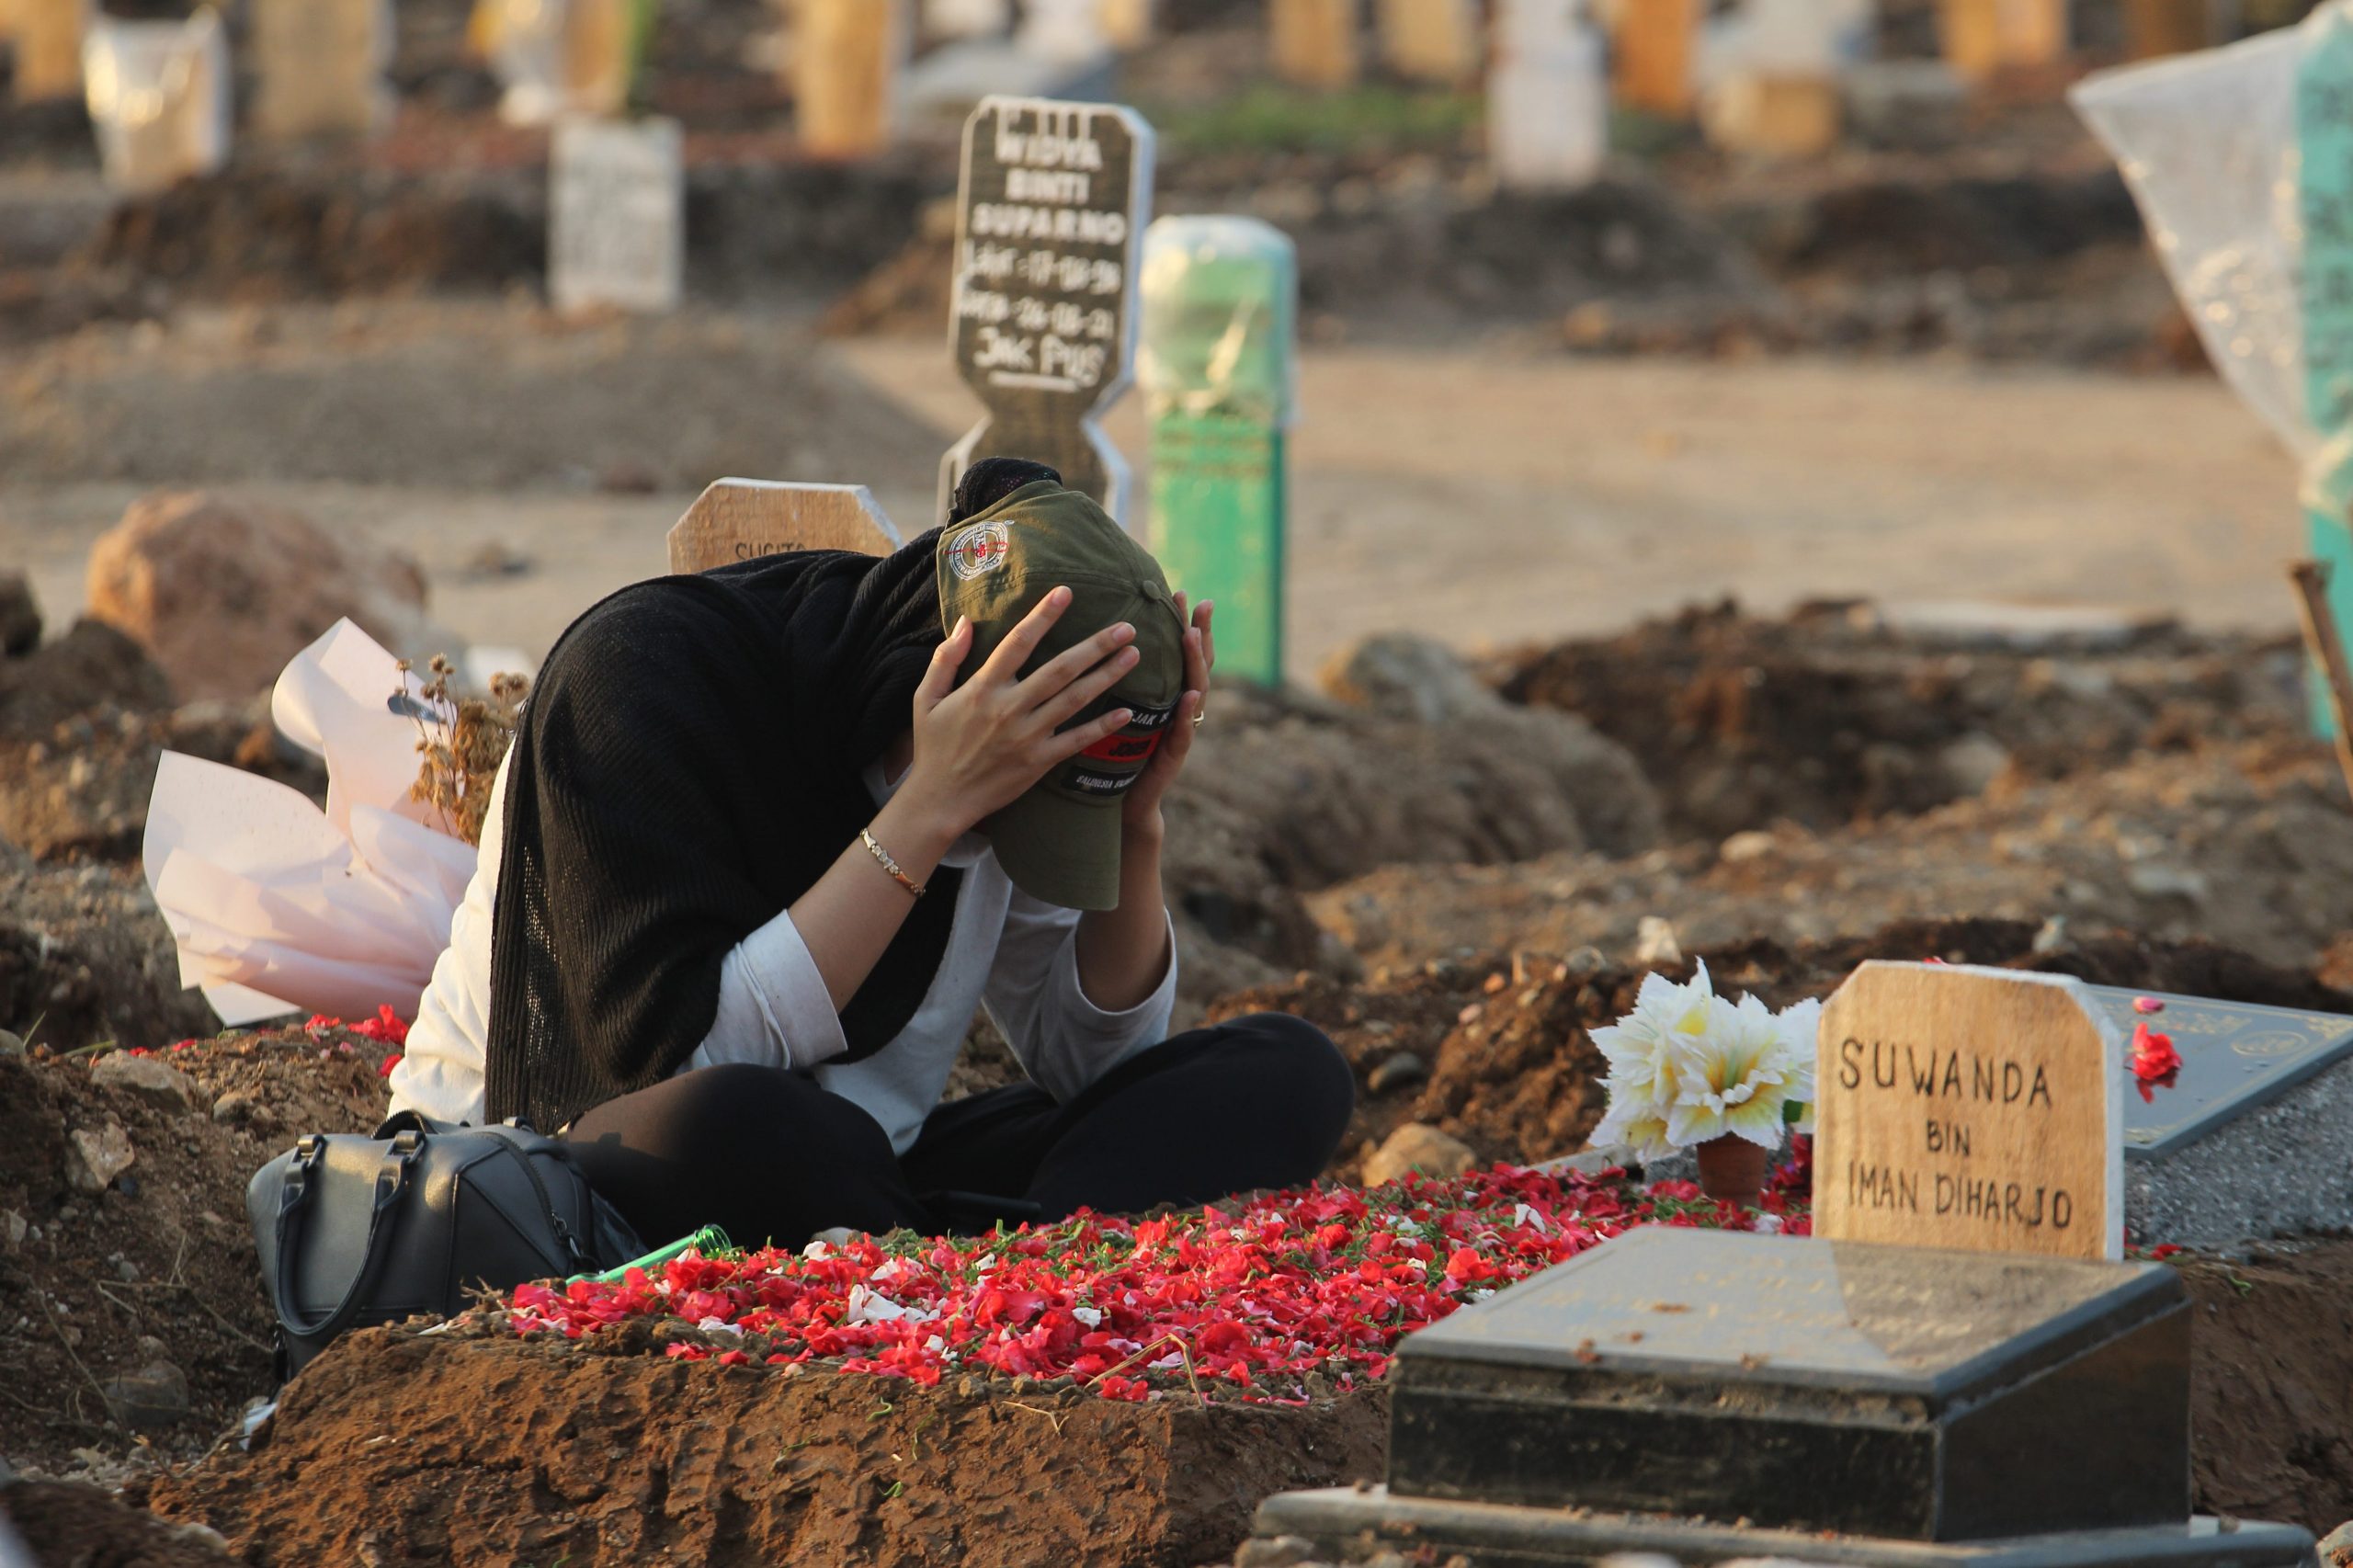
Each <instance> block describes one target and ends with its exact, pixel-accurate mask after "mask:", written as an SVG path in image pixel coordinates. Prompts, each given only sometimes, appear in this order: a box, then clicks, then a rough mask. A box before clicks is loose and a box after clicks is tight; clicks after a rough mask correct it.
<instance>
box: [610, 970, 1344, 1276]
mask: <svg viewBox="0 0 2353 1568" xmlns="http://www.w3.org/2000/svg"><path fill="white" fill-rule="evenodd" d="M1355 1100H1356V1079H1355V1076H1354V1075H1353V1074H1351V1073H1350V1072H1349V1070H1348V1065H1347V1062H1346V1061H1345V1060H1343V1059H1342V1057H1341V1055H1340V1053H1339V1051H1337V1050H1336V1049H1335V1048H1334V1047H1333V1045H1332V1042H1331V1041H1330V1040H1326V1039H1324V1034H1323V1032H1322V1031H1321V1030H1319V1029H1317V1028H1315V1027H1314V1026H1313V1024H1309V1023H1306V1022H1303V1021H1302V1020H1301V1019H1298V1018H1293V1017H1285V1016H1283V1015H1281V1014H1276V1013H1262V1014H1257V1015H1255V1016H1252V1017H1243V1018H1235V1019H1233V1020H1231V1021H1229V1022H1226V1023H1223V1024H1220V1025H1218V1026H1217V1027H1215V1028H1206V1029H1195V1030H1193V1031H1192V1032H1190V1033H1188V1034H1182V1035H1178V1036H1177V1037H1176V1038H1175V1039H1174V1040H1169V1041H1167V1042H1166V1043H1165V1044H1163V1045H1157V1046H1154V1047H1153V1048H1152V1049H1151V1050H1149V1051H1142V1052H1139V1053H1138V1054H1137V1055H1135V1056H1134V1057H1131V1059H1129V1060H1128V1061H1127V1062H1122V1063H1120V1066H1119V1067H1117V1068H1115V1069H1114V1070H1113V1071H1111V1072H1110V1073H1108V1074H1105V1075H1104V1076H1103V1077H1102V1078H1101V1079H1100V1080H1098V1081H1097V1083H1095V1084H1094V1085H1091V1086H1089V1087H1088V1088H1087V1090H1086V1092H1085V1093H1084V1094H1082V1095H1080V1096H1078V1097H1077V1098H1075V1099H1074V1100H1072V1101H1071V1102H1070V1103H1069V1104H1068V1105H1059V1104H1056V1103H1055V1101H1054V1100H1053V1098H1052V1096H1049V1095H1048V1094H1047V1093H1046V1092H1045V1091H1044V1090H1043V1089H1040V1088H1039V1087H1038V1086H1037V1085H1034V1084H1016V1085H1011V1086H1009V1087H1006V1088H1002V1089H996V1090H993V1091H991V1092H989V1093H987V1094H982V1095H974V1096H972V1097H971V1098H969V1099H962V1100H957V1101H954V1102H951V1103H949V1104H947V1105H943V1106H941V1107H939V1108H938V1109H936V1110H934V1111H933V1112H932V1113H931V1115H930V1117H929V1118H928V1119H926V1121H925V1122H924V1124H923V1131H922V1132H921V1133H920V1134H919V1135H918V1136H917V1138H916V1140H915V1146H914V1147H912V1148H911V1149H909V1150H908V1151H907V1153H905V1155H904V1156H901V1155H898V1154H896V1153H893V1152H892V1148H891V1141H890V1139H889V1138H888V1137H887V1136H886V1135H885V1134H884V1132H883V1131H882V1128H881V1124H880V1123H878V1122H877V1121H875V1119H873V1118H872V1117H870V1116H869V1115H868V1114H867V1113H866V1112H865V1111H864V1110H862V1109H861V1108H858V1106H857V1105H855V1104H853V1103H852V1102H851V1101H849V1100H847V1099H844V1098H842V1097H841V1096H839V1095H835V1094H829V1093H827V1092H826V1091H825V1090H824V1089H822V1088H819V1087H818V1086H817V1085H816V1083H815V1081H814V1080H813V1079H811V1078H809V1077H808V1076H806V1075H804V1074H799V1073H791V1072H787V1071H785V1070H783V1069H781V1068H775V1067H752V1066H744V1065H730V1066H723V1067H708V1068H704V1069H702V1070H700V1071H699V1072H694V1073H688V1074H681V1075H679V1076H678V1077H676V1078H670V1079H667V1080H665V1081H664V1082H662V1083H659V1084H656V1085H654V1086H653V1087H651V1088H647V1089H641V1090H639V1091H638V1092H637V1093H635V1094H632V1095H623V1096H620V1098H618V1099H613V1100H608V1101H607V1102H606V1103H605V1104H603V1105H600V1106H598V1107H597V1108H595V1109H593V1110H590V1111H588V1112H587V1113H585V1115H583V1116H582V1117H581V1118H580V1119H578V1120H577V1121H575V1122H574V1123H573V1126H572V1130H571V1131H570V1132H569V1133H568V1134H567V1135H566V1142H568V1143H569V1144H570V1145H571V1148H572V1151H573V1153H574V1155H575V1156H577V1157H578V1159H579V1161H580V1165H581V1168H582V1169H583V1170H584V1171H585V1172H586V1173H587V1176H588V1181H589V1185H591V1186H592V1187H595V1188H596V1189H597V1192H599V1193H601V1194H602V1195H603V1196H604V1197H605V1198H606V1199H608V1201H609V1202H611V1203H612V1204H613V1206H614V1207H615V1208H617V1209H619V1210H620V1211H621V1213H622V1214H623V1216H625V1217H626V1218H627V1219H628V1220H629V1221H630V1223H631V1225H633V1226H635V1227H636V1229H637V1233H638V1234H639V1235H641V1236H642V1237H643V1238H644V1240H645V1244H647V1245H648V1246H660V1245H662V1244H665V1243H667V1242H670V1241H674V1240H676V1239H677V1238H678V1237H680V1236H684V1235H687V1234H688V1233H691V1232H692V1231H694V1230H696V1229H697V1228H698V1227H700V1226H703V1225H710V1224H717V1225H721V1226H723V1227H724V1228H725V1229H726V1231H727V1233H728V1235H729V1236H730V1237H731V1238H732V1239H733V1240H734V1241H736V1242H738V1243H740V1244H745V1245H756V1244H759V1243H760V1242H761V1241H763V1240H767V1241H770V1242H773V1243H775V1244H778V1245H780V1246H798V1245H800V1244H801V1243H802V1242H804V1241H806V1240H807V1239H808V1238H809V1237H810V1236H811V1235H813V1234H814V1233H817V1232H819V1231H823V1230H829V1229H831V1228H833V1227H834V1226H836V1225H846V1226H848V1227H849V1228H850V1229H852V1230H858V1231H871V1232H875V1233H881V1232H884V1231H888V1230H892V1229H894V1228H896V1227H899V1226H906V1227H909V1228H911V1229H915V1230H920V1231H924V1232H926V1233H939V1232H944V1231H952V1230H956V1229H960V1228H973V1229H978V1228H983V1227H984V1226H985V1225H986V1224H988V1223H989V1222H990V1221H992V1220H994V1219H995V1218H999V1217H1003V1218H1006V1219H1012V1220H1017V1219H1021V1218H1029V1217H1034V1218H1038V1219H1042V1220H1050V1221H1051V1220H1059V1219H1061V1218H1063V1216H1064V1215H1066V1214H1069V1213H1070V1212H1071V1211H1072V1210H1075V1209H1080V1208H1088V1209H1094V1210H1098V1211H1100V1212H1104V1213H1131V1212H1134V1211H1136V1210H1143V1209H1150V1208H1153V1207H1154V1206H1155V1205H1158V1204H1163V1203H1201V1202H1207V1201H1209V1200H1211V1199H1217V1198H1223V1197H1226V1196H1228V1195H1230V1194H1232V1193H1236V1192H1246V1191H1249V1190H1251V1189H1253V1188H1256V1187H1293V1186H1297V1185H1299V1184H1301V1183H1302V1182H1305V1181H1308V1180H1311V1179H1312V1178H1313V1177H1314V1176H1317V1175H1318V1174H1320V1173H1321V1172H1322V1171H1323V1169H1324V1165H1326V1164H1327V1163H1329V1161H1330V1160H1331V1158H1332V1154H1333V1152H1334V1151H1335V1150H1336V1149H1337V1148H1338V1147H1339V1143H1340V1136H1341V1134H1342V1132H1343V1131H1346V1129H1347V1121H1348V1113H1349V1111H1350V1110H1351V1109H1352V1108H1354V1106H1355ZM973 1195H980V1197H981V1198H982V1199H996V1200H1000V1201H996V1202H989V1201H985V1200H983V1201H975V1199H974V1196H973Z"/></svg>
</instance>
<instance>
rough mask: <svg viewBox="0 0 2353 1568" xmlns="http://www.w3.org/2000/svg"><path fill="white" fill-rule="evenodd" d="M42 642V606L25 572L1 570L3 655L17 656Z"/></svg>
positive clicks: (0, 643)
mask: <svg viewBox="0 0 2353 1568" xmlns="http://www.w3.org/2000/svg"><path fill="white" fill-rule="evenodd" d="M38 646H40V605H38V604H36V603H35V602H34V600H33V585H32V584H31V582H30V581H28V579H27V578H26V576H25V574H23V573H22V572H0V655H5V656H6V657H9V658H14V657H16V655H17V654H18V653H31V652H32V651H33V650H34V649H35V648H36V647H38Z"/></svg>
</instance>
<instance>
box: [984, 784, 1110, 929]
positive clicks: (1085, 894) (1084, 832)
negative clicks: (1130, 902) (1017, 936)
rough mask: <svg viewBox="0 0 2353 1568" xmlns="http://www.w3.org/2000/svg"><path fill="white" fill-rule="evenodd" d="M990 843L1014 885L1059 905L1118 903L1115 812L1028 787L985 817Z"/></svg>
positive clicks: (1106, 905) (1077, 906) (1089, 906)
mask: <svg viewBox="0 0 2353 1568" xmlns="http://www.w3.org/2000/svg"><path fill="white" fill-rule="evenodd" d="M988 834H989V845H990V846H991V847H992V848H993V849H995V851H996V858H997V864H998V865H1000V866H1003V867H1004V868H1005V874H1006V876H1008V877H1010V878H1012V879H1013V885H1014V886H1015V887H1017V888H1019V889H1020V890H1021V891H1022V892H1026V893H1028V894H1029V896H1030V897H1031V898H1037V899H1043V900H1044V901H1045V902H1046V903H1052V904H1059V905H1061V906H1062V907H1063V908H1064V909H1117V908H1119V907H1120V810H1119V804H1118V802H1117V801H1112V802H1110V803H1108V804H1105V805H1095V804H1091V803H1087V802H1083V801H1069V800H1064V799H1063V797H1062V796H1060V795H1057V794H1055V793H1054V792H1053V791H1052V790H1050V789H1047V788H1045V787H1043V786H1040V787H1038V788H1033V789H1031V790H1029V792H1028V793H1026V794H1024V795H1022V796H1021V797H1020V798H1019V799H1018V800H1017V801H1014V802H1013V804H1011V805H1009V806H1007V807H1006V808H1005V809H1004V810H1003V811H1001V812H997V813H996V814H995V816H992V817H990V818H989V819H988Z"/></svg>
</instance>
